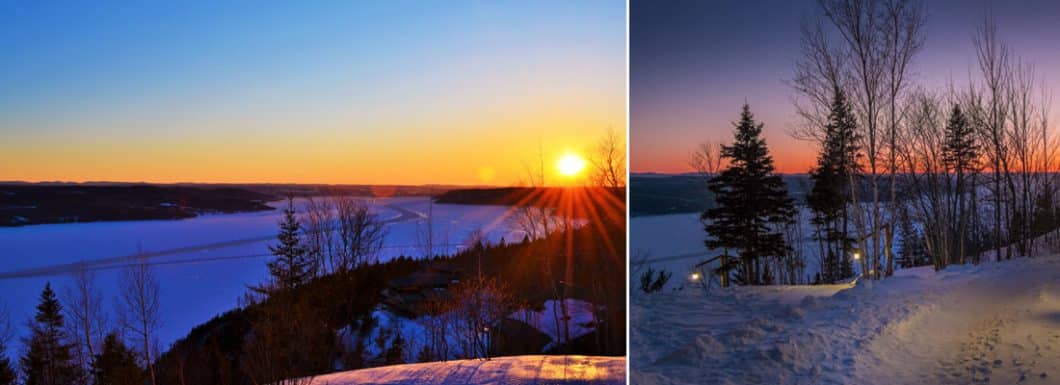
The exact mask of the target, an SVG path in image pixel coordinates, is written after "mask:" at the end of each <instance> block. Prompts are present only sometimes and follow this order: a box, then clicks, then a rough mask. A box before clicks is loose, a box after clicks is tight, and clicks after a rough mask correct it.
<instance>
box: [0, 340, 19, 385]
mask: <svg viewBox="0 0 1060 385" xmlns="http://www.w3.org/2000/svg"><path fill="white" fill-rule="evenodd" d="M0 338H2V337H0ZM16 379H17V375H16V373H15V368H13V367H11V359H9V358H7V347H6V346H5V345H4V342H3V341H0V385H15V380H16Z"/></svg>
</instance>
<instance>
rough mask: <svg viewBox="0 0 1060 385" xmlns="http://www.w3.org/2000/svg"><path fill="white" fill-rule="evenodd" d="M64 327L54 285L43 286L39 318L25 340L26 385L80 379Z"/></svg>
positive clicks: (60, 384)
mask: <svg viewBox="0 0 1060 385" xmlns="http://www.w3.org/2000/svg"><path fill="white" fill-rule="evenodd" d="M64 330H65V329H64V328H63V314H62V305H60V304H59V299H58V298H56V297H55V292H54V291H52V287H51V284H50V283H49V284H46V285H45V286H44V291H43V292H41V295H40V303H39V304H38V305H37V315H36V316H35V317H34V318H33V322H31V323H30V332H31V334H30V337H29V338H28V339H26V340H25V343H26V354H25V355H24V356H22V359H21V361H20V362H21V364H22V372H23V376H24V378H25V385H67V384H76V383H79V382H80V381H79V380H81V378H80V370H79V368H78V367H77V363H76V362H74V360H73V354H72V352H71V349H72V345H71V344H69V343H67V342H66V340H67V338H66V333H65V332H64Z"/></svg>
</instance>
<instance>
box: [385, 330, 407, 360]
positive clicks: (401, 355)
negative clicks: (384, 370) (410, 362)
mask: <svg viewBox="0 0 1060 385" xmlns="http://www.w3.org/2000/svg"><path fill="white" fill-rule="evenodd" d="M405 349H406V346H405V339H404V338H403V337H401V331H400V330H395V331H394V339H393V340H392V341H390V348H388V349H387V350H386V354H385V360H386V364H387V365H396V364H404V363H405Z"/></svg>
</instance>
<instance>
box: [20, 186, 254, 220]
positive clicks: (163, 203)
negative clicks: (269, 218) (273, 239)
mask: <svg viewBox="0 0 1060 385" xmlns="http://www.w3.org/2000/svg"><path fill="white" fill-rule="evenodd" d="M270 199H273V197H272V196H271V195H268V194H263V193H259V192H255V191H250V190H245V189H239V188H231V187H214V188H197V187H183V186H156V185H143V184H134V185H128V184H123V185H94V184H27V183H22V184H0V226H23V225H34V224H43V223H70V222H95V221H123V220H144V219H180V218H191V217H194V216H196V215H198V214H200V213H203V212H220V213H235V212H247V211H264V210H272V209H273V208H272V207H269V206H268V205H266V204H265V202H266V201H268V200H270Z"/></svg>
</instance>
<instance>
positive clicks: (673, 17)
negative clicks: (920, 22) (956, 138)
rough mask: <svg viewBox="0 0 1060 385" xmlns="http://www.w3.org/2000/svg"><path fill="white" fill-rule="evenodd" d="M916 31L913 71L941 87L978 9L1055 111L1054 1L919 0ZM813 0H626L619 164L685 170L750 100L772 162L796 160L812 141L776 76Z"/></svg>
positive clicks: (794, 168)
mask: <svg viewBox="0 0 1060 385" xmlns="http://www.w3.org/2000/svg"><path fill="white" fill-rule="evenodd" d="M926 4H927V12H928V20H927V25H926V28H925V32H926V35H927V41H926V42H925V45H924V48H923V50H922V51H921V52H920V54H919V56H917V58H916V59H915V63H914V68H913V72H914V74H913V82H914V83H919V84H921V85H923V86H924V87H925V88H928V89H936V90H940V89H943V88H944V87H945V85H946V84H947V83H948V82H949V80H950V79H952V80H953V81H954V82H955V83H957V84H966V82H967V80H968V79H969V76H970V74H971V73H972V71H974V70H975V52H974V49H973V46H972V39H971V38H972V34H973V32H974V30H975V28H976V26H977V25H979V24H980V23H981V22H982V20H983V17H984V15H985V14H986V13H987V10H988V9H991V8H992V12H993V14H994V17H995V19H996V21H997V24H998V28H999V33H1000V36H1001V38H1002V40H1003V41H1005V42H1006V43H1008V44H1010V45H1011V46H1012V48H1013V49H1014V51H1015V53H1016V54H1018V55H1020V56H1022V57H1023V59H1024V61H1025V62H1031V63H1033V64H1034V66H1035V67H1036V69H1037V71H1038V72H1039V74H1040V75H1043V76H1044V77H1045V81H1046V83H1045V84H1046V87H1047V88H1051V90H1052V92H1053V93H1054V98H1053V106H1052V116H1053V119H1052V120H1053V121H1055V120H1056V117H1057V116H1060V115H1058V112H1060V94H1056V93H1057V92H1060V45H1058V44H1060V43H1058V42H1060V24H1058V22H1060V18H1058V15H1060V2H1056V1H1028V0H1019V1H997V2H991V1H985V0H970V1H964V0H937V1H936V0H933V1H927V2H926ZM815 11H816V1H814V0H796V1H789V0H768V1H753V2H749V1H731V0H723V1H666V2H655V1H644V0H634V1H632V2H631V5H630V152H631V154H630V166H631V169H632V171H633V172H664V173H677V172H687V171H691V168H690V167H689V166H688V157H689V153H690V152H691V151H692V150H693V149H695V148H696V146H697V144H698V143H700V142H702V141H707V140H711V141H715V142H719V141H721V142H726V143H727V142H729V141H731V140H732V130H733V126H732V124H731V122H733V121H735V120H737V119H738V118H739V112H740V106H741V105H742V104H743V103H744V102H745V101H746V102H748V103H750V105H751V109H752V111H753V112H754V113H755V115H756V118H757V119H758V120H759V121H761V122H763V123H765V128H764V133H765V137H766V143H767V144H768V145H769V146H770V151H771V152H772V154H773V158H774V160H775V162H776V166H777V169H778V170H779V171H781V172H786V173H802V172H807V171H808V170H809V168H810V166H811V165H812V163H813V162H814V157H815V156H816V151H817V149H816V148H815V147H814V145H813V144H811V143H808V142H801V141H797V140H795V139H792V138H791V137H790V136H789V135H788V134H787V132H788V130H789V129H790V128H791V127H793V125H794V123H795V122H796V120H795V116H794V107H793V105H792V98H793V97H794V93H793V92H792V90H791V87H790V86H788V84H787V81H788V80H790V79H791V78H792V69H793V67H794V63H795V60H796V59H798V57H799V38H800V36H799V28H800V23H801V22H802V20H804V19H805V18H807V17H809V16H812V15H814V14H815V13H814V12H815Z"/></svg>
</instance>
